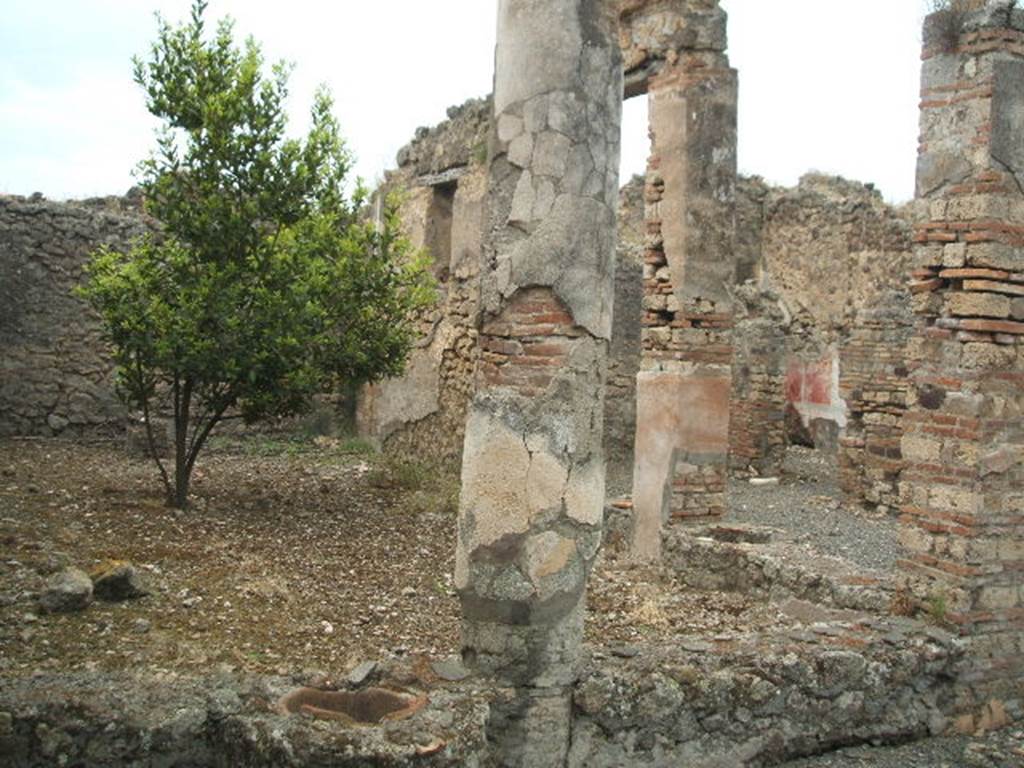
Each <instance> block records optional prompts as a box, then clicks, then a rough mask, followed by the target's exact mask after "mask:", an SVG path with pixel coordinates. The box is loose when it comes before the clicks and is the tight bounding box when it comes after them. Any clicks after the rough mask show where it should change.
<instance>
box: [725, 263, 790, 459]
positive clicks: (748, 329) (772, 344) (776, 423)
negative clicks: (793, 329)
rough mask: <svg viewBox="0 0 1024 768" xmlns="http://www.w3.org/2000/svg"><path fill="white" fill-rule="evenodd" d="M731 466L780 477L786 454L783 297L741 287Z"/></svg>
mask: <svg viewBox="0 0 1024 768" xmlns="http://www.w3.org/2000/svg"><path fill="white" fill-rule="evenodd" d="M735 307H736V325H735V332H734V334H733V339H734V344H733V347H734V353H733V364H732V369H733V374H732V386H733V393H732V399H731V401H730V404H729V408H730V413H729V466H730V468H731V469H733V470H734V471H736V472H740V473H746V472H752V473H754V474H757V475H770V476H775V475H778V473H779V472H780V471H781V470H782V462H783V459H784V458H785V452H786V445H787V439H786V418H785V414H786V353H787V346H786V331H787V326H786V323H785V315H784V314H783V312H782V310H781V309H780V308H779V304H778V297H776V296H774V295H773V294H771V293H769V292H767V291H765V290H761V289H758V288H756V287H755V286H754V285H753V284H752V283H747V284H745V285H740V286H737V287H736V292H735Z"/></svg>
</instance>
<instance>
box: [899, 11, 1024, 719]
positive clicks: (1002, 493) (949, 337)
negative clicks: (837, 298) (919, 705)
mask: <svg viewBox="0 0 1024 768" xmlns="http://www.w3.org/2000/svg"><path fill="white" fill-rule="evenodd" d="M982 5H983V7H981V8H980V9H979V10H977V11H974V12H972V13H970V14H969V15H968V16H967V17H966V18H965V19H963V20H962V23H957V24H954V25H952V26H951V25H950V24H949V20H950V17H949V16H948V15H947V14H948V12H946V13H945V14H944V13H937V14H933V15H932V16H930V17H929V18H928V20H927V21H926V24H925V36H924V39H925V47H924V55H923V60H924V63H923V70H922V78H921V80H922V82H921V90H922V101H921V145H920V148H919V154H918V163H917V196H918V200H917V202H916V205H915V213H916V217H915V218H916V220H915V230H916V233H915V248H914V267H915V271H914V273H913V276H914V281H913V282H912V283H911V285H910V290H911V291H912V292H913V293H914V299H913V303H914V311H915V313H916V314H917V315H918V323H917V328H916V329H915V334H914V338H913V339H912V340H911V343H910V345H909V352H908V367H909V368H910V385H909V387H908V409H907V413H906V416H905V417H904V424H905V434H904V436H903V440H902V451H903V457H904V460H905V461H906V467H905V469H904V471H903V477H902V487H901V491H902V496H903V500H904V504H903V507H902V512H903V518H902V521H903V531H902V537H901V538H902V543H903V545H904V546H905V547H906V550H907V556H906V558H905V559H904V561H903V562H902V563H901V566H902V567H903V570H904V573H905V577H906V582H907V586H908V588H909V589H911V590H912V591H913V592H914V593H915V594H916V595H917V596H918V597H919V598H920V599H921V600H922V601H924V602H927V603H928V604H930V605H932V606H938V607H939V608H941V610H942V613H943V614H944V616H945V618H946V619H947V620H949V621H951V622H953V623H954V624H955V625H956V626H957V627H958V628H959V629H960V632H961V633H962V634H963V635H964V636H965V637H966V638H968V642H969V648H970V659H971V666H970V668H969V669H967V670H965V673H964V676H963V679H964V682H965V683H967V684H968V685H969V686H970V688H971V692H970V695H969V696H965V697H964V699H963V701H962V702H961V705H962V707H963V708H964V710H965V711H966V713H965V718H967V723H966V727H967V728H970V727H973V724H972V720H971V718H972V717H974V716H978V717H980V716H981V712H982V710H983V709H988V710H990V711H991V710H992V709H993V707H998V709H999V710H1000V711H1003V710H1005V711H1006V712H1008V713H1009V714H1010V715H1011V716H1012V717H1015V718H1020V717H1024V515H1022V509H1024V344H1022V343H1021V339H1022V338H1024V322H1020V321H1021V320H1022V319H1024V311H1022V309H1024V307H1022V306H1021V303H1022V302H1021V299H1020V298H1017V297H1019V296H1022V295H1024V192H1022V190H1024V186H1022V182H1024V151H1022V146H1024V145H1022V144H1021V141H1020V137H1021V135H1022V134H1024V11H1022V10H1015V9H1014V4H1013V3H1012V2H1008V0H989V2H988V3H984V4H982ZM974 722H978V721H974Z"/></svg>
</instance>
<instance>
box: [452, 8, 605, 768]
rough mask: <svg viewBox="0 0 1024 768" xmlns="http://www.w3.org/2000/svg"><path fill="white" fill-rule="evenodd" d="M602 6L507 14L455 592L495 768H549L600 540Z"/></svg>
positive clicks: (564, 740) (502, 15)
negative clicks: (488, 698)
mask: <svg viewBox="0 0 1024 768" xmlns="http://www.w3.org/2000/svg"><path fill="white" fill-rule="evenodd" d="M615 11H616V4H615V3H614V2H612V1H611V0H501V2H500V4H499V10H498V46H497V53H496V74H495V87H494V126H493V133H492V137H491V146H490V152H489V156H490V172H489V176H490V178H489V183H490V189H489V192H488V201H487V206H488V209H487V213H486V214H485V226H486V228H487V229H486V231H485V237H484V241H485V245H484V255H483V261H484V263H483V266H482V276H481V308H482V321H481V322H482V327H481V333H480V348H481V360H480V365H479V369H478V381H477V393H476V395H475V397H474V400H473V403H472V405H471V408H470V413H469V417H468V420H467V428H466V440H465V447H464V454H463V465H462V483H463V487H462V497H461V502H460V513H459V536H458V551H457V558H456V575H455V579H456V585H457V589H458V591H459V596H460V599H461V602H462V612H463V623H462V645H463V657H464V659H465V661H466V662H467V664H468V665H469V666H471V667H473V668H475V669H476V670H477V671H478V672H480V673H483V674H488V675H492V676H493V677H494V678H496V680H497V682H498V683H499V685H504V686H507V688H508V689H509V696H508V697H507V698H506V699H504V700H501V701H498V702H496V704H495V706H494V707H493V709H492V720H491V724H492V727H493V732H492V735H493V738H494V746H495V747H496V751H497V754H498V759H499V760H500V761H501V762H502V764H504V765H528V766H547V765H561V764H562V763H563V760H564V756H565V752H566V749H567V745H568V735H569V697H568V686H569V685H571V684H572V683H573V682H574V680H575V679H576V677H577V674H578V660H579V653H580V646H581V641H582V635H583V614H584V592H585V587H586V581H587V576H588V574H589V571H590V566H591V563H592V562H593V559H594V556H595V555H596V553H597V550H598V547H599V545H600V540H601V523H602V517H603V509H604V459H603V456H602V451H601V438H602V414H603V391H604V377H605V360H606V355H607V348H608V342H609V339H610V337H611V323H612V299H613V280H614V260H615V221H616V210H617V205H618V164H619V131H620V116H621V99H622V65H621V61H620V53H619V49H618V46H617V44H616V23H617V21H616V13H615Z"/></svg>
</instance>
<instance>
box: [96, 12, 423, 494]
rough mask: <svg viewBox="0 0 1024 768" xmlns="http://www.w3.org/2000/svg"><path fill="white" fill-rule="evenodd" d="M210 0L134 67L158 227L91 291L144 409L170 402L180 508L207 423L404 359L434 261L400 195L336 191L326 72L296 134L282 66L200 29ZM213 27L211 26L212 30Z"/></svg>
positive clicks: (144, 178)
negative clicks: (148, 125) (404, 223)
mask: <svg viewBox="0 0 1024 768" xmlns="http://www.w3.org/2000/svg"><path fill="white" fill-rule="evenodd" d="M205 9H206V2H205V1H204V0H196V2H195V3H194V5H193V7H192V15H191V19H190V20H189V21H188V22H187V23H184V24H181V25H177V26H171V25H169V24H168V23H167V22H166V21H163V20H162V19H159V34H158V37H157V40H156V42H155V43H154V45H153V46H152V51H151V55H150V57H149V59H148V60H147V61H142V60H140V59H136V60H135V62H134V63H135V80H136V82H138V83H139V85H141V86H142V88H143V89H144V90H145V92H146V95H147V100H148V107H149V110H150V112H151V113H152V114H154V115H155V116H156V117H158V118H159V119H160V120H161V121H162V127H161V129H160V132H159V135H158V141H157V148H156V150H155V151H154V152H153V154H152V155H151V156H150V157H149V159H148V160H145V161H144V162H143V163H142V164H141V165H140V171H139V176H140V182H141V187H142V191H143V193H144V197H145V204H146V210H147V212H148V213H149V214H151V215H152V216H153V217H154V218H155V219H156V220H157V221H158V222H160V224H161V227H160V228H159V231H157V232H155V233H154V234H152V235H150V236H148V237H145V238H143V239H141V240H140V241H138V242H136V243H135V244H134V245H133V247H132V248H131V250H129V251H128V252H127V253H122V252H119V251H115V250H112V249H109V248H103V249H100V250H99V251H97V252H96V253H94V254H93V255H92V257H91V259H90V264H89V266H88V269H87V274H88V280H87V282H86V284H85V286H83V288H82V289H81V294H82V295H83V296H84V297H85V298H86V299H87V300H88V301H89V303H90V304H91V305H92V306H93V307H94V308H95V309H96V310H97V311H98V312H99V315H100V317H101V319H102V322H103V325H104V329H105V333H106V336H107V338H108V340H109V341H110V343H111V346H112V349H113V351H114V357H115V362H116V364H117V368H118V390H119V392H120V393H121V396H122V398H123V399H124V400H125V401H126V402H127V403H128V404H129V405H131V406H133V407H135V408H138V409H139V410H141V412H142V414H143V419H144V421H145V424H146V429H147V434H148V436H149V441H150V447H151V449H154V450H153V455H154V456H155V457H156V451H155V446H154V440H153V430H152V426H151V423H152V420H153V419H154V417H155V416H156V415H157V412H161V411H164V412H167V413H168V414H171V413H173V426H174V458H173V467H170V468H168V467H167V466H165V464H164V462H162V461H161V460H160V459H159V458H157V459H156V461H157V465H158V467H159V470H160V475H161V477H162V479H163V482H164V486H165V489H166V491H167V497H168V503H169V504H171V505H173V506H178V507H185V506H186V505H187V503H188V493H189V480H190V478H191V475H192V471H193V469H194V468H195V464H196V458H197V456H198V455H199V452H200V451H201V449H202V448H203V445H204V444H205V443H206V441H207V438H208V437H209V435H210V432H211V430H213V429H214V427H215V426H216V425H217V424H218V423H220V422H222V421H224V420H225V419H229V418H242V419H244V420H245V421H246V422H254V421H258V420H261V419H268V418H274V417H282V416H288V415H293V414H296V413H299V412H301V411H303V410H304V409H305V408H307V407H308V405H309V403H310V399H311V397H312V396H313V395H314V394H316V393H320V392H325V391H329V390H331V389H332V388H333V387H335V386H337V385H339V384H340V383H342V382H347V383H359V382H366V381H372V380H375V379H378V378H381V377H384V376H389V375H395V374H398V373H400V372H401V370H402V368H403V365H404V361H405V359H406V357H407V355H408V352H409V349H410V346H411V343H412V340H413V338H414V328H413V323H412V318H413V317H414V316H415V313H416V311H417V310H419V309H420V308H422V307H424V306H425V305H427V304H428V303H429V302H430V301H431V300H432V297H433V288H432V283H431V282H430V278H429V277H428V274H429V273H428V270H427V266H428V265H427V264H426V263H425V257H424V256H423V255H422V254H419V253H416V252H413V251H412V250H411V249H410V246H409V243H408V241H407V240H405V239H404V238H403V237H402V236H401V235H400V234H399V228H398V221H397V216H396V211H395V206H394V204H393V202H389V204H388V205H387V206H385V212H384V215H383V216H382V217H381V218H382V220H381V221H377V222H367V221H365V220H363V218H361V217H360V209H361V208H362V207H363V206H364V204H365V202H366V194H365V191H364V190H363V189H362V188H361V186H360V187H359V188H358V189H357V190H356V192H355V193H354V194H353V195H351V196H350V197H349V196H346V194H345V193H344V180H345V176H346V174H347V172H348V170H349V168H350V165H351V158H350V156H349V154H348V152H347V151H346V149H345V147H344V144H343V142H342V140H341V138H340V136H339V131H338V125H337V123H336V121H335V119H334V117H333V116H332V112H331V110H332V102H331V98H330V96H329V95H328V94H327V92H326V91H325V90H323V89H321V90H320V91H319V92H318V93H317V95H316V99H315V103H314V105H313V109H312V121H311V128H310V129H309V132H308V135H307V136H306V137H305V138H304V139H292V138H287V137H286V135H285V127H286V116H285V113H284V99H285V96H286V94H287V79H288V68H287V67H286V66H284V65H283V64H277V65H275V66H274V67H273V68H272V70H271V76H270V77H266V76H265V75H264V62H263V59H262V56H261V53H260V49H259V46H258V45H257V44H256V43H255V42H253V40H251V39H249V40H248V41H246V43H245V44H244V46H243V47H241V48H239V47H237V46H236V45H235V43H234V41H233V30H232V23H231V21H230V20H224V21H221V22H220V23H219V24H218V26H217V28H216V31H215V33H214V34H212V35H206V30H205V25H204V19H203V13H204V11H205ZM208 37H209V39H207V38H208Z"/></svg>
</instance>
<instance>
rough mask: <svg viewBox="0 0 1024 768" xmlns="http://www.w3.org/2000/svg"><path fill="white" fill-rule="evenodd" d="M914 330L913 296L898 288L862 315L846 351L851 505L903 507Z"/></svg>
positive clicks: (842, 459) (844, 466) (842, 382)
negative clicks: (905, 418) (905, 417)
mask: <svg viewBox="0 0 1024 768" xmlns="http://www.w3.org/2000/svg"><path fill="white" fill-rule="evenodd" d="M912 330H913V314H912V313H911V310H910V296H909V295H908V294H907V293H906V292H904V291H897V290H893V291H890V292H888V293H885V294H882V296H880V297H879V298H878V300H877V301H876V302H875V303H873V304H871V305H869V306H866V307H864V308H863V309H861V310H860V311H859V312H858V313H857V315H856V317H855V318H854V320H853V322H852V323H851V324H850V328H849V331H848V333H847V334H846V336H845V338H844V339H843V342H842V346H841V348H840V359H841V361H842V369H841V372H840V378H839V390H840V396H841V397H842V398H843V400H844V401H845V402H846V406H847V409H848V418H847V424H846V432H845V434H844V435H843V437H842V438H840V441H839V481H840V486H841V487H842V489H843V492H844V494H846V497H847V499H848V500H850V501H851V502H853V503H857V504H862V505H871V506H874V507H875V508H876V509H878V510H879V511H885V512H892V511H895V510H897V509H898V508H899V501H900V497H899V494H900V491H899V479H900V473H901V471H902V469H903V452H902V450H901V448H900V442H901V439H902V437H903V413H904V411H905V410H906V403H907V361H906V346H907V342H908V341H909V340H910V336H911V333H912Z"/></svg>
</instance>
